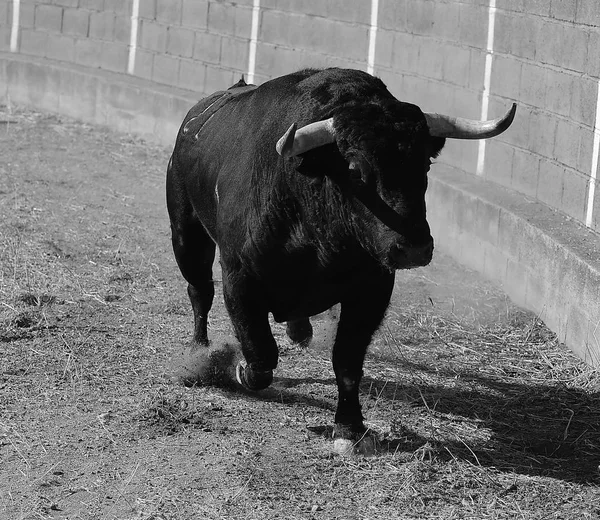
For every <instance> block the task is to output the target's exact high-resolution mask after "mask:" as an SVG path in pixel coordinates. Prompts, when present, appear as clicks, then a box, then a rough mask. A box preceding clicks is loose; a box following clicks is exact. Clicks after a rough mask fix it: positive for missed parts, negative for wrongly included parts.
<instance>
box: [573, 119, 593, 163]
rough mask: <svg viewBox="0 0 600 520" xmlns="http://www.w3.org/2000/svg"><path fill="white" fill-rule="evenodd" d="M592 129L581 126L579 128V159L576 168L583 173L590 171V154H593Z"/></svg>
mask: <svg viewBox="0 0 600 520" xmlns="http://www.w3.org/2000/svg"><path fill="white" fill-rule="evenodd" d="M593 149H594V130H593V129H592V128H587V127H583V128H582V129H581V140H580V142H579V159H578V161H577V169H578V170H579V171H580V172H583V173H588V174H589V173H590V171H591V169H592V156H593V154H594V152H593Z"/></svg>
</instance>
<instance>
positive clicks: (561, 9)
mask: <svg viewBox="0 0 600 520" xmlns="http://www.w3.org/2000/svg"><path fill="white" fill-rule="evenodd" d="M576 14H577V2H565V0H552V1H551V2H550V16H551V17H552V18H556V19H557V20H566V21H568V22H574V21H575V17H576Z"/></svg>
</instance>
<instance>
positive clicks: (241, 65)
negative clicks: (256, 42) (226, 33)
mask: <svg viewBox="0 0 600 520" xmlns="http://www.w3.org/2000/svg"><path fill="white" fill-rule="evenodd" d="M221 65H222V66H223V67H225V68H228V69H236V70H239V71H245V70H246V68H247V66H248V41H247V40H241V39H238V38H227V37H225V38H223V42H222V47H221Z"/></svg>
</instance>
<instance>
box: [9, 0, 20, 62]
mask: <svg viewBox="0 0 600 520" xmlns="http://www.w3.org/2000/svg"><path fill="white" fill-rule="evenodd" d="M20 12H21V0H13V12H12V28H11V31H10V52H17V50H18V48H17V47H18V45H19V13H20Z"/></svg>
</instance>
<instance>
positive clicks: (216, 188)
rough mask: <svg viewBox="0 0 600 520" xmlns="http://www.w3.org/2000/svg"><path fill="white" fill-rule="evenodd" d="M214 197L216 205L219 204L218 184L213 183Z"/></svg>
mask: <svg viewBox="0 0 600 520" xmlns="http://www.w3.org/2000/svg"><path fill="white" fill-rule="evenodd" d="M215 197H216V199H217V204H218V203H219V183H218V182H215Z"/></svg>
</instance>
